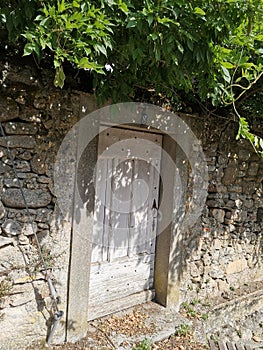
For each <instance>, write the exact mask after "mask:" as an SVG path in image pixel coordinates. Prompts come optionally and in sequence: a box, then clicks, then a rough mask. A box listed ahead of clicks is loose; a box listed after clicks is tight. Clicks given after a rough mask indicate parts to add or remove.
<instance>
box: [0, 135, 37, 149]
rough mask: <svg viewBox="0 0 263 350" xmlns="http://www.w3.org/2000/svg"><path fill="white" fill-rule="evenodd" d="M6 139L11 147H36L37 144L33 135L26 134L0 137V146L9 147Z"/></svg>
mask: <svg viewBox="0 0 263 350" xmlns="http://www.w3.org/2000/svg"><path fill="white" fill-rule="evenodd" d="M6 141H7V143H8V146H9V147H10V148H28V149H30V148H34V147H35V146H36V140H35V139H34V138H33V137H32V136H27V135H26V136H25V135H18V136H17V135H12V136H7V137H6V138H4V137H0V146H3V147H7V145H6Z"/></svg>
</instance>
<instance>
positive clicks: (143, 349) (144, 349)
mask: <svg viewBox="0 0 263 350" xmlns="http://www.w3.org/2000/svg"><path fill="white" fill-rule="evenodd" d="M133 350H152V347H151V343H150V341H149V340H148V339H143V341H142V342H141V343H140V345H138V346H135V348H133Z"/></svg>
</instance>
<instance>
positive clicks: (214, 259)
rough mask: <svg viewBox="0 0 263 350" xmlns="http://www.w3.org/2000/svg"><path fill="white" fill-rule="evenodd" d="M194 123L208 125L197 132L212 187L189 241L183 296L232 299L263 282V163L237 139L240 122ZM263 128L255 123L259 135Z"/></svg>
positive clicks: (183, 278) (186, 253)
mask: <svg viewBox="0 0 263 350" xmlns="http://www.w3.org/2000/svg"><path fill="white" fill-rule="evenodd" d="M191 123H192V128H193V129H195V128H196V126H198V125H200V124H201V123H203V127H202V129H201V131H200V127H199V128H196V133H197V134H199V137H200V139H201V140H202V143H203V148H204V151H205V154H206V159H207V164H208V171H209V188H208V197H207V201H206V207H205V209H204V211H203V215H202V217H201V218H200V222H199V224H197V225H196V226H195V227H194V228H193V229H192V231H191V232H190V234H189V236H188V238H186V239H185V242H184V243H185V245H184V250H185V254H184V258H183V263H182V264H183V266H184V268H183V274H182V277H181V279H182V283H181V289H182V297H183V298H184V299H188V300H190V299H191V298H192V299H193V298H200V299H206V298H218V297H219V296H220V297H224V298H226V299H228V298H230V297H231V294H234V293H235V290H236V289H239V288H244V292H245V293H246V286H248V285H251V283H256V282H257V281H261V280H262V279H263V270H262V262H263V259H262V253H263V237H262V229H263V215H262V212H263V198H262V194H263V193H262V180H263V161H262V159H260V158H259V157H258V156H257V155H256V154H255V152H254V150H253V148H252V146H251V145H250V144H249V143H248V142H247V141H245V140H239V141H236V140H235V136H236V133H237V123H236V122H235V121H232V122H229V121H227V120H225V119H223V118H222V119H218V117H214V118H212V120H210V121H206V119H203V120H200V119H198V120H194V121H192V122H191ZM260 128H261V126H260V125H255V129H256V130H257V132H260V130H261V129H260ZM198 130H199V131H198ZM184 259H185V260H186V261H184ZM247 289H248V288H247Z"/></svg>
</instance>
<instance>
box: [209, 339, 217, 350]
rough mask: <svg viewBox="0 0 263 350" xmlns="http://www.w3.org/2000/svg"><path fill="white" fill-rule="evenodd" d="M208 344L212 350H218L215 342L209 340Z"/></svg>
mask: <svg viewBox="0 0 263 350" xmlns="http://www.w3.org/2000/svg"><path fill="white" fill-rule="evenodd" d="M208 343H209V347H210V350H218V348H217V346H216V344H215V342H214V341H213V340H212V339H209V340H208Z"/></svg>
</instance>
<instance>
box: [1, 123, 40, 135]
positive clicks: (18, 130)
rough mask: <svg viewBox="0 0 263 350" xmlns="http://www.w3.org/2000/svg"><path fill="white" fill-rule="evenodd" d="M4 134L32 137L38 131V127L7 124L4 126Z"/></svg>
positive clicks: (27, 124)
mask: <svg viewBox="0 0 263 350" xmlns="http://www.w3.org/2000/svg"><path fill="white" fill-rule="evenodd" d="M4 127H5V132H6V133H7V134H14V135H34V134H36V133H37V131H38V127H37V126H36V125H34V124H29V123H14V122H9V123H6V124H5V126H4Z"/></svg>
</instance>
